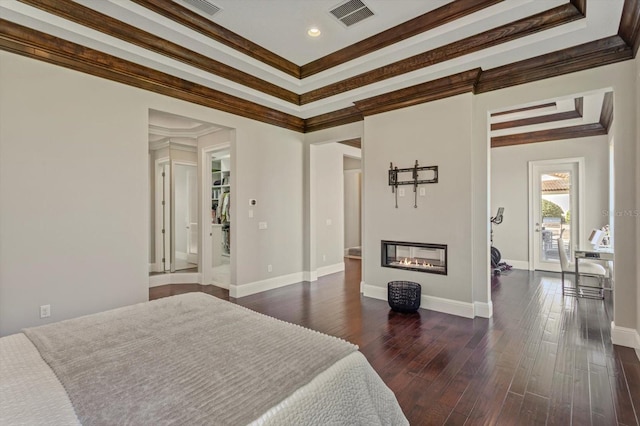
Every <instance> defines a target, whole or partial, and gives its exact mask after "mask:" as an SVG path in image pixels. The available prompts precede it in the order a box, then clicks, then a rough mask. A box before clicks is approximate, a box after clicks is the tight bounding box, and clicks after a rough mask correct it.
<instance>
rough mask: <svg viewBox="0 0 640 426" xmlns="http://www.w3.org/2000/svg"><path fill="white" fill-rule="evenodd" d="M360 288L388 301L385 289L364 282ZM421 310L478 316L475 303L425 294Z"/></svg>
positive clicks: (368, 294) (486, 309) (370, 295)
mask: <svg viewBox="0 0 640 426" xmlns="http://www.w3.org/2000/svg"><path fill="white" fill-rule="evenodd" d="M360 288H361V289H362V290H363V291H362V294H363V295H364V296H365V297H371V298H372V299H379V300H387V289H386V288H384V287H377V286H373V285H369V284H366V283H364V282H362V283H361V284H360ZM485 305H487V307H486V308H485V311H488V310H489V307H488V304H485ZM420 308H421V309H427V310H430V311H436V312H442V313H445V314H450V315H456V316H459V317H465V318H473V317H474V315H475V314H476V312H475V310H474V304H473V303H468V302H460V301H458V300H451V299H444V298H441V297H435V296H426V295H424V294H423V295H422V297H421V298H420Z"/></svg>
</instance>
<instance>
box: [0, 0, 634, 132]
mask: <svg viewBox="0 0 640 426" xmlns="http://www.w3.org/2000/svg"><path fill="white" fill-rule="evenodd" d="M363 1H364V3H365V4H366V6H367V7H369V8H370V9H371V10H372V11H373V12H374V16H372V17H369V18H367V19H365V20H363V21H361V22H359V23H357V24H355V25H353V26H351V27H349V28H347V27H346V26H345V25H343V24H342V23H340V22H339V21H338V20H337V19H335V17H333V16H332V15H331V14H330V13H329V10H331V9H333V8H334V7H335V6H337V5H339V4H341V3H342V2H336V1H331V0H270V1H264V0H210V2H211V3H213V4H214V5H215V6H217V7H219V8H220V11H219V12H217V13H215V14H214V15H207V14H206V13H203V12H198V13H196V12H195V11H196V9H195V8H193V7H192V6H190V5H188V4H187V3H186V2H184V1H183V0H176V1H174V2H172V1H167V0H100V1H98V0H77V1H75V2H74V1H70V0H5V1H2V2H0V16H1V17H2V19H3V20H4V21H2V25H1V26H0V48H2V49H4V50H8V51H13V52H16V53H19V54H24V55H27V56H31V57H36V58H38V59H42V60H46V61H49V62H53V63H57V64H59V65H63V66H67V67H70V68H74V69H78V70H80V71H83V72H89V73H92V74H95V75H100V76H102V77H106V78H110V79H112V80H116V81H121V82H123V83H125V84H131V85H137V86H139V87H143V88H145V89H148V90H154V91H157V92H160V93H162V91H163V90H165V91H167V90H168V89H167V87H169V88H170V89H171V90H169V92H170V93H167V94H169V95H170V96H175V97H179V98H182V99H185V100H190V101H192V102H197V103H201V104H204V105H208V106H211V107H214V108H219V109H222V110H225V111H229V112H232V113H239V114H240V115H244V116H248V117H250V118H255V119H259V120H262V121H268V122H271V123H272V124H276V125H280V126H283V127H288V128H292V129H296V130H300V131H305V130H306V131H310V130H316V129H319V128H323V126H324V127H327V126H329V125H335V124H340V122H349V121H355V120H356V119H358V115H359V116H360V117H359V119H361V116H362V114H361V113H359V112H357V111H356V110H355V109H354V108H356V107H355V106H354V105H366V106H367V108H371V105H370V104H371V99H375V100H376V102H378V101H379V100H380V99H382V98H384V97H385V96H390V97H392V98H393V94H394V93H401V94H402V96H403V97H405V98H406V97H407V96H409V97H410V96H411V91H412V87H423V89H422V90H423V91H426V92H428V91H429V87H428V84H429V82H438V81H439V80H441V79H445V80H444V83H443V82H440V83H437V84H438V85H439V86H438V87H439V89H438V90H440V91H442V93H443V96H450V95H451V94H452V93H449V92H447V91H446V90H444V89H443V87H444V86H446V84H445V83H446V82H447V81H448V80H446V79H452V78H453V80H455V78H456V77H455V76H457V75H462V76H464V78H463V79H464V80H465V81H466V82H468V84H466V85H465V87H464V90H469V87H471V90H473V91H478V90H494V89H495V88H499V87H506V86H509V85H513V84H520V83H522V82H526V81H533V80H535V79H540V78H545V77H548V76H551V75H558V74H562V73H566V72H572V71H576V70H579V69H585V68H589V67H591V66H597V65H602V64H606V63H611V62H616V61H619V60H626V59H631V58H633V57H634V55H635V52H636V50H637V44H638V42H637V40H638V33H639V32H640V30H639V28H638V27H640V25H639V24H638V22H639V20H640V19H639V18H638V14H640V12H639V10H640V6H639V4H638V3H639V0H588V1H587V0H571V1H568V0H457V1H446V0H433V1H424V0H394V1H390V0H363ZM623 8H624V10H625V13H624V15H623ZM311 25H314V26H317V27H319V28H320V30H321V31H322V34H321V36H320V37H317V38H311V37H309V36H307V35H306V30H307V29H308V27H310V26H311ZM52 37H53V38H52ZM31 48H35V50H33V51H32V50H29V49H31ZM38 49H40V50H38ZM39 51H42V52H46V55H44V54H39V53H38V52H39ZM101 55H103V56H101ZM554 55H555V56H554ZM607 55H608V56H607ZM599 57H602V58H603V59H598V58H599ZM541 58H542V59H541ZM575 58H578V59H579V60H575ZM549 60H553V61H555V62H554V65H555V68H554V69H548V68H550V67H546V69H544V70H543V71H542V73H541V69H540V65H539V63H544V62H545V61H546V62H548V61H549ZM523 61H525V62H523ZM526 61H528V62H526ZM563 61H564V62H563ZM105 63H111V64H112V65H110V66H105ZM519 63H520V65H518V64H519ZM514 64H515V65H514ZM509 67H517V68H518V69H522V71H521V72H520V73H519V74H518V75H514V73H513V72H510V71H509ZM471 70H478V72H477V74H473V75H472V74H469V72H470V71H471ZM503 70H504V71H503ZM534 71H536V72H534ZM500 73H506V74H507V75H509V78H507V79H505V78H499V77H500V75H501V74H500ZM554 73H555V74H554ZM150 76H151V77H150ZM452 76H453V77H452ZM453 80H452V81H453ZM194 84H195V86H194ZM425 84H427V86H424V85H425ZM421 85H422V86H421ZM461 90H462V89H461ZM217 94H220V96H216V95H217ZM213 97H216V98H217V99H216V100H209V101H208V100H207V99H206V98H213ZM381 97H382V98H381ZM405 101H406V100H405ZM374 110H375V109H374ZM314 123H315V124H314ZM314 126H315V127H314Z"/></svg>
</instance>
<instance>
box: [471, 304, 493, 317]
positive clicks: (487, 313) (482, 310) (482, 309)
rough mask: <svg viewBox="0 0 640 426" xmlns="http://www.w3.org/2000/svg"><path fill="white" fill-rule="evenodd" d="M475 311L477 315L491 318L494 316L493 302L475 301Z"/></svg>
mask: <svg viewBox="0 0 640 426" xmlns="http://www.w3.org/2000/svg"><path fill="white" fill-rule="evenodd" d="M473 312H474V314H475V316H477V317H482V318H491V317H492V316H493V302H492V301H489V303H484V302H473Z"/></svg>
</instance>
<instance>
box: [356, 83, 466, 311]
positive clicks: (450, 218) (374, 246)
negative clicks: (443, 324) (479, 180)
mask: <svg viewBox="0 0 640 426" xmlns="http://www.w3.org/2000/svg"><path fill="white" fill-rule="evenodd" d="M471 97H472V95H471V94H464V95H459V96H455V97H452V98H448V99H443V100H439V101H435V102H430V103H426V104H422V105H417V106H413V107H409V108H404V109H401V110H396V111H391V112H387V113H383V114H378V115H374V116H371V117H366V118H365V129H364V130H365V131H364V133H365V147H364V156H363V157H364V161H363V167H364V180H365V185H364V206H363V209H364V212H365V213H364V216H365V228H364V232H363V239H364V242H363V263H364V276H363V281H364V285H365V286H364V293H365V295H372V296H374V297H375V294H383V293H384V292H386V286H387V282H389V281H393V280H408V281H415V282H418V283H420V284H421V285H422V294H423V295H426V296H429V297H438V298H443V299H448V300H451V301H457V302H463V303H466V304H469V303H471V302H472V289H471V245H470V234H471V218H472V214H471V192H472V182H471V163H472V158H471V139H472V138H471V113H472V103H471ZM416 160H418V162H419V164H420V165H421V166H438V167H439V182H438V183H437V184H428V185H424V186H423V187H424V188H425V190H426V196H424V197H418V201H417V204H418V208H414V207H413V206H414V197H413V189H412V187H411V186H403V187H401V188H404V189H405V194H406V195H405V196H404V197H399V198H398V208H397V209H396V208H395V207H394V206H395V199H394V194H392V193H391V187H390V186H389V185H388V170H389V163H390V162H393V164H394V166H398V168H407V167H412V166H413V165H414V163H415V161H416ZM401 178H402V176H401ZM405 178H406V176H405ZM409 178H410V175H409ZM381 240H396V241H409V242H420V243H436V244H447V246H448V260H449V262H448V268H449V272H448V275H446V276H445V275H435V274H429V273H421V272H413V271H404V270H399V269H391V268H383V267H381V266H380V250H381V246H380V245H381ZM381 292H383V293H381ZM465 306H467V305H465ZM472 315H473V314H472V313H471V316H472Z"/></svg>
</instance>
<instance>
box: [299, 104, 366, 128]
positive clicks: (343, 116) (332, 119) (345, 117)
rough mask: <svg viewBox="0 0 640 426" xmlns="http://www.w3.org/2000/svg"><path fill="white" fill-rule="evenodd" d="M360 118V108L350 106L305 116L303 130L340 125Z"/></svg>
mask: <svg viewBox="0 0 640 426" xmlns="http://www.w3.org/2000/svg"><path fill="white" fill-rule="evenodd" d="M362 120H364V116H363V115H362V113H361V112H360V110H359V109H358V108H356V107H355V106H350V107H347V108H343V109H339V110H337V111H332V112H328V113H326V114H321V115H316V116H315V117H311V118H307V119H306V120H304V131H305V133H310V132H316V131H318V130H323V129H328V128H331V127H337V126H342V125H343V124H349V123H355V122H358V121H362Z"/></svg>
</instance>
